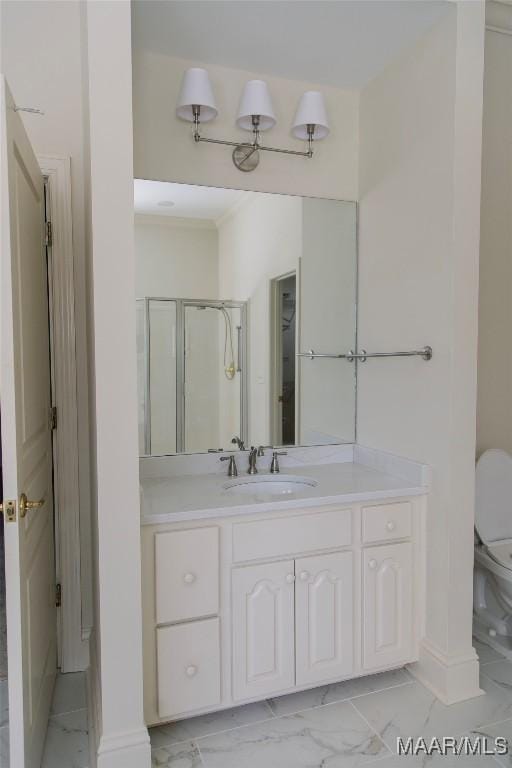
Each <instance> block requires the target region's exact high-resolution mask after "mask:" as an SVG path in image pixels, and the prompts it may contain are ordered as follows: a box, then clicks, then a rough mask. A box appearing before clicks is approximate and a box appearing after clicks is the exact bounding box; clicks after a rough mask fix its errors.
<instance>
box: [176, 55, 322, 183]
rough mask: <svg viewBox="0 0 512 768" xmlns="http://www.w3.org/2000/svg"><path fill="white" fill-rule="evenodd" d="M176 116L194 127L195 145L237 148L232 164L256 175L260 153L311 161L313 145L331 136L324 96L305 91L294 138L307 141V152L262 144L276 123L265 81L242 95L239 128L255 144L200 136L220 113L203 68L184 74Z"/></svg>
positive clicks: (252, 84)
mask: <svg viewBox="0 0 512 768" xmlns="http://www.w3.org/2000/svg"><path fill="white" fill-rule="evenodd" d="M176 114H177V116H178V117H179V118H181V119H182V120H187V121H188V122H191V123H194V134H193V136H194V141H195V142H196V143H199V142H203V141H204V142H207V143H209V144H222V145H224V146H226V147H234V149H233V162H234V164H235V165H236V167H237V168H238V169H239V170H240V171H253V170H254V169H255V168H257V166H258V164H259V161H260V152H280V153H282V154H285V155H296V156H298V157H307V158H311V157H313V141H318V140H320V139H325V138H326V136H328V135H329V123H328V121H327V112H326V109H325V103H324V98H323V96H322V94H321V93H320V92H319V91H306V93H304V94H303V96H302V98H301V100H300V102H299V106H298V109H297V113H296V115H295V120H294V122H293V126H292V134H293V136H295V137H296V138H297V139H302V140H304V141H306V142H307V149H306V150H305V151H304V152H300V151H298V150H295V149H280V148H277V147H267V146H264V145H263V144H262V143H261V135H260V134H261V132H262V131H268V130H269V129H270V128H273V127H274V125H275V124H276V122H277V121H276V116H275V114H274V109H273V107H272V99H271V97H270V91H269V89H268V86H267V84H266V83H265V82H264V81H263V80H249V82H248V83H246V85H245V88H244V91H243V93H242V99H241V101H240V108H239V111H238V117H237V120H236V124H237V126H238V127H239V128H242V129H243V130H245V131H252V136H253V139H252V142H242V143H240V142H239V141H225V140H223V139H209V138H206V137H204V136H201V134H200V126H201V123H207V122H209V121H211V120H214V119H215V118H216V117H217V114H218V110H217V106H216V103H215V97H214V95H213V89H212V86H211V83H210V78H209V76H208V72H207V71H206V69H202V68H200V67H191V68H190V69H187V70H186V71H185V73H184V75H183V80H182V83H181V90H180V94H179V97H178V103H177V106H176Z"/></svg>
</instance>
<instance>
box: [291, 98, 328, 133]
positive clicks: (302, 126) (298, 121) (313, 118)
mask: <svg viewBox="0 0 512 768" xmlns="http://www.w3.org/2000/svg"><path fill="white" fill-rule="evenodd" d="M308 125H314V126H315V134H314V135H315V139H325V137H326V136H328V135H329V123H328V121H327V112H326V109H325V103H324V97H323V96H322V94H321V93H320V91H306V93H305V94H304V95H303V96H302V98H301V100H300V102H299V106H298V109H297V114H296V115H295V120H294V121H293V128H292V133H293V135H294V136H295V137H296V138H297V139H307V138H308Z"/></svg>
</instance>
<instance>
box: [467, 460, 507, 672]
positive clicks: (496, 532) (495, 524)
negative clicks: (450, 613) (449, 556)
mask: <svg viewBox="0 0 512 768" xmlns="http://www.w3.org/2000/svg"><path fill="white" fill-rule="evenodd" d="M475 531H476V535H475V571H474V593H473V612H474V634H475V635H476V637H478V638H479V639H480V640H483V641H485V642H486V643H488V644H489V645H491V646H492V647H494V648H496V649H497V650H499V651H500V652H501V653H503V654H505V655H506V656H508V657H509V658H512V456H511V455H510V454H509V453H507V452H506V451H502V450H499V449H494V448H493V449H491V450H488V451H485V453H483V454H482V455H481V456H480V458H479V460H478V462H477V465H476V498H475Z"/></svg>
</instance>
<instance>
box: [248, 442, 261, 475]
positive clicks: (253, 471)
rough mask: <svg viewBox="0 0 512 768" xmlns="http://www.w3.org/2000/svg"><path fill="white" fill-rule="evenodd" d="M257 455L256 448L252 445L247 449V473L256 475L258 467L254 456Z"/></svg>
mask: <svg viewBox="0 0 512 768" xmlns="http://www.w3.org/2000/svg"><path fill="white" fill-rule="evenodd" d="M257 455H258V449H257V448H255V447H254V445H253V446H251V450H250V451H249V469H248V470H247V474H248V475H257V474H258V468H257V466H256V457H257Z"/></svg>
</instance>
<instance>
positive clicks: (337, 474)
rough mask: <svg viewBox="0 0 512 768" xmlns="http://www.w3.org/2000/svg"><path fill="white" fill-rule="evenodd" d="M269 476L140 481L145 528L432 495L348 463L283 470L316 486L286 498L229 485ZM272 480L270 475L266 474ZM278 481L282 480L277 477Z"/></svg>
mask: <svg viewBox="0 0 512 768" xmlns="http://www.w3.org/2000/svg"><path fill="white" fill-rule="evenodd" d="M266 475H267V472H263V471H262V472H260V474H258V475H256V476H252V477H251V478H249V476H248V475H247V474H246V473H244V472H240V473H239V476H238V478H236V479H235V478H229V477H227V475H226V474H219V473H215V474H213V473H212V474H190V475H175V476H161V477H146V478H144V479H142V480H141V523H142V524H143V525H155V524H158V523H169V522H178V521H182V520H199V519H204V518H211V517H232V516H234V515H251V514H255V513H258V512H268V511H277V510H279V509H282V510H287V509H304V508H307V507H318V506H321V505H326V504H350V503H352V502H361V501H371V500H378V499H389V498H400V497H403V496H420V495H423V494H425V493H427V492H428V486H427V485H426V484H420V483H419V482H418V479H417V478H416V479H414V480H413V479H409V480H407V479H405V478H404V477H398V476H395V475H392V474H388V473H387V472H383V471H381V470H379V469H375V468H373V467H370V466H368V465H365V464H362V463H357V462H352V461H343V462H336V463H332V464H311V465H301V466H300V467H290V466H287V467H286V468H284V467H283V468H282V470H281V477H283V479H284V476H285V475H286V476H288V477H291V476H295V477H300V478H310V479H311V480H314V481H315V482H316V485H315V486H314V487H313V486H308V487H306V488H302V489H301V490H300V492H298V493H294V494H287V495H286V496H272V497H270V496H269V495H267V494H258V493H254V494H250V495H243V496H242V495H240V494H237V493H235V492H230V491H227V490H226V488H225V486H227V485H229V484H232V483H233V481H234V480H238V481H240V480H244V479H245V478H247V479H250V480H256V479H260V480H261V479H263V478H264V477H265V476H266ZM267 476H268V475H267ZM273 477H275V478H279V475H276V476H273Z"/></svg>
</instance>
